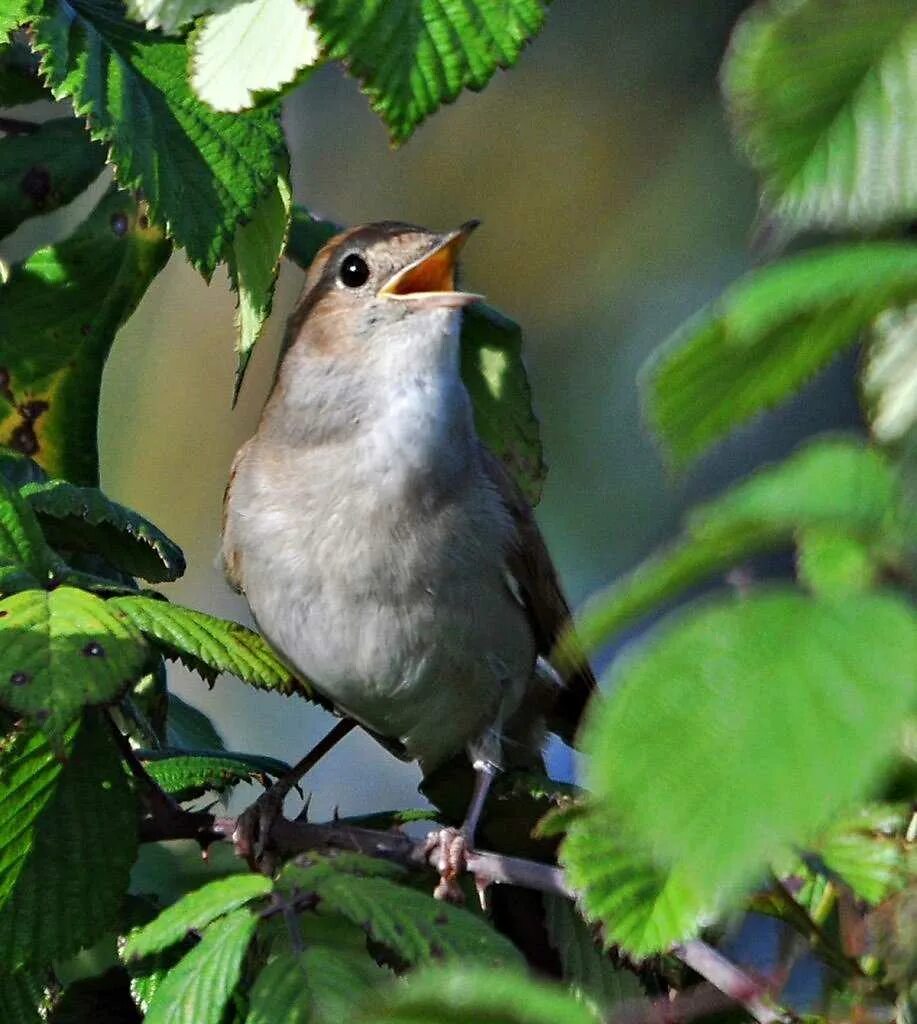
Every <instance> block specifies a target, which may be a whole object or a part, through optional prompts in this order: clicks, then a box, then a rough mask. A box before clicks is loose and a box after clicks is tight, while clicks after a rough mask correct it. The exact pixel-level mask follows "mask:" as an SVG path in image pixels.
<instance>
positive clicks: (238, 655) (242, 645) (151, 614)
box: [108, 597, 314, 699]
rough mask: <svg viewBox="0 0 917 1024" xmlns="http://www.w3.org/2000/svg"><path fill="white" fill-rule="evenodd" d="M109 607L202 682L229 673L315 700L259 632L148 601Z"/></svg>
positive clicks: (123, 600)
mask: <svg viewBox="0 0 917 1024" xmlns="http://www.w3.org/2000/svg"><path fill="white" fill-rule="evenodd" d="M108 604H109V605H110V606H111V607H112V608H114V609H117V611H118V612H119V613H121V614H122V615H124V616H125V617H126V619H127V620H128V621H129V622H131V623H133V624H134V625H135V626H136V627H137V628H138V629H139V630H140V631H141V632H142V633H144V634H145V635H146V636H147V637H149V638H150V639H151V640H153V641H155V643H156V645H157V646H158V647H160V648H161V649H162V650H163V652H164V653H165V655H166V656H167V657H170V658H180V659H181V660H182V661H184V662H185V663H186V664H187V665H189V667H191V668H193V669H194V670H195V671H197V672H200V673H201V675H203V676H204V678H205V679H210V680H213V679H216V677H217V676H218V675H219V674H220V673H221V672H231V673H232V674H233V675H234V676H238V678H239V679H241V680H242V681H243V682H246V683H250V684H251V685H252V686H257V687H260V688H261V689H265V690H276V691H278V692H279V693H284V694H292V693H298V694H299V695H300V696H303V697H308V698H310V699H314V695H313V692H312V687H311V685H310V684H309V683H308V682H307V681H306V680H300V679H297V678H296V677H294V676H293V674H292V673H291V672H290V670H289V669H288V668H287V667H286V665H284V664H283V662H282V661H280V659H279V658H278V657H277V656H276V655H275V654H274V652H273V651H272V650H271V649H270V647H268V645H267V644H266V643H265V641H264V640H263V639H262V638H261V637H260V636H259V635H258V634H257V633H254V632H252V630H250V629H246V627H245V626H240V625H239V624H238V623H237V622H229V621H227V620H226V619H218V618H216V616H214V615H207V614H206V613H205V612H198V611H194V610H193V609H191V608H182V607H181V606H179V605H175V604H170V603H169V602H168V601H157V600H155V599H154V598H150V597H116V598H113V599H112V600H111V601H109V602H108Z"/></svg>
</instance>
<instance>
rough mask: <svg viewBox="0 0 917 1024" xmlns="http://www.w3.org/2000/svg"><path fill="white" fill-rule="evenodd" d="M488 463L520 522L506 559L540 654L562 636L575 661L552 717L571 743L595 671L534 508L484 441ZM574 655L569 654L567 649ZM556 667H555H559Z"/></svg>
mask: <svg viewBox="0 0 917 1024" xmlns="http://www.w3.org/2000/svg"><path fill="white" fill-rule="evenodd" d="M482 451H483V455H484V465H485V468H486V470H487V473H488V476H490V478H491V480H492V481H493V483H494V485H495V486H496V488H497V490H498V491H499V493H500V496H501V497H502V498H503V501H504V503H505V505H506V507H507V509H508V510H509V512H510V514H511V516H512V518H513V522H514V523H515V526H516V544H515V546H514V548H513V550H512V551H511V552H510V554H509V557H508V559H507V568H508V569H509V571H510V572H511V573H512V576H513V578H514V580H515V582H516V585H517V587H518V589H519V595H520V597H521V599H522V602H523V604H524V605H525V608H526V611H527V612H528V615H529V621H530V622H531V624H532V630H533V631H534V633H535V640H536V644H537V649H538V653H539V654H540V655H542V656H543V657H545V658H548V657H549V656H550V654H551V652H552V651H553V650H554V647H555V645H556V644H557V641H558V640H559V639H560V638H561V635H562V634H563V635H564V651H565V660H568V661H569V662H570V664H571V665H572V666H573V667H572V668H571V669H570V671H569V672H568V673H564V676H563V678H564V686H563V688H562V689H561V690H560V691H559V693H558V695H557V699H556V700H555V702H554V705H553V708H552V709H551V712H550V714H549V716H548V728H549V729H550V730H551V731H552V732H556V733H557V735H558V736H560V737H561V738H562V739H564V740H566V742H568V743H572V742H573V737H574V736H575V734H576V729H577V726H578V725H579V721H580V718H581V716H582V713H583V709H584V708H585V706H586V703H587V702H588V700H589V698H590V697H591V696H592V694H593V693H594V692H595V690H596V681H595V676H594V675H593V674H592V669H591V668H590V667H589V662H588V661H587V660H586V658H585V655H583V654H582V653H581V652H579V651H578V649H577V648H576V647H575V643H576V642H575V639H574V638H573V636H572V633H570V632H569V626H570V623H571V615H570V606H569V605H568V604H567V599H566V598H565V597H564V593H563V590H561V586H560V581H559V580H558V578H557V570H556V569H555V568H554V563H553V562H552V561H551V556H550V554H548V549H547V546H546V545H545V542H544V538H543V537H542V535H541V531H540V530H539V529H538V524H537V523H536V522H535V517H534V516H533V515H532V510H531V508H529V504H528V502H527V501H526V500H525V497H524V496H523V494H522V492H521V491H520V490H519V488H518V487H517V486H516V484H515V483H514V482H513V480H512V479H511V478H510V476H509V474H508V473H507V472H506V470H505V469H504V467H503V464H502V463H501V462H500V461H499V460H498V459H497V458H496V457H495V456H494V455H493V454H492V453H491V452H489V451H488V450H487V449H486V448H484V447H483V446H482ZM571 651H572V652H573V656H572V657H569V658H567V657H566V655H567V652H571ZM556 667H557V666H555V668H556Z"/></svg>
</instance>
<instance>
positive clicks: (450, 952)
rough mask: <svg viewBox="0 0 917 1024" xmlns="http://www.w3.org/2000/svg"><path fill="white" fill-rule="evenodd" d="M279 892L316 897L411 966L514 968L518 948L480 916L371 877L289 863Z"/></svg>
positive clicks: (330, 866)
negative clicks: (450, 963) (455, 961)
mask: <svg viewBox="0 0 917 1024" xmlns="http://www.w3.org/2000/svg"><path fill="white" fill-rule="evenodd" d="M280 885H281V888H287V889H288V890H298V891H301V892H315V893H316V894H317V895H318V896H319V899H320V901H321V908H322V910H323V911H333V912H336V913H338V914H341V915H343V916H344V917H346V918H347V919H348V920H350V921H353V922H354V923H355V924H358V925H359V926H360V927H361V928H363V929H364V930H365V931H366V933H367V934H368V935H369V936H370V937H371V938H373V939H374V940H375V941H376V942H379V943H381V944H382V945H384V946H386V947H387V948H388V949H391V950H393V951H394V952H395V953H396V954H397V955H398V956H400V957H401V958H402V959H404V960H406V961H407V962H408V963H426V962H429V961H434V960H438V959H441V958H442V957H453V956H454V957H463V958H466V959H475V960H483V961H487V962H488V963H491V964H513V963H517V962H518V960H519V953H518V952H517V950H516V948H515V947H514V946H513V945H512V944H511V943H510V942H509V941H508V940H507V939H505V938H504V937H503V936H502V935H500V934H498V933H497V932H495V931H494V930H493V929H492V928H490V927H489V926H488V925H487V924H485V923H484V922H483V921H482V920H481V919H480V918H479V917H476V916H475V915H473V914H470V913H469V912H468V911H466V910H462V909H459V908H458V907H453V906H450V905H449V904H444V903H441V902H439V901H437V900H434V899H433V898H432V896H427V895H425V894H424V893H420V892H417V891H416V890H414V889H408V888H406V887H405V886H403V885H398V884H397V883H396V882H393V881H391V880H390V879H388V878H381V877H367V876H364V875H356V874H352V873H350V872H345V871H341V870H335V869H334V861H329V860H324V861H319V862H317V863H315V864H312V865H308V866H303V865H300V864H296V863H291V864H288V865H287V866H286V867H285V868H284V870H283V874H282V876H281V883H280Z"/></svg>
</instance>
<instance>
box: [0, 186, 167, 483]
mask: <svg viewBox="0 0 917 1024" xmlns="http://www.w3.org/2000/svg"><path fill="white" fill-rule="evenodd" d="M169 251H170V246H169V243H168V242H167V241H165V239H164V237H163V234H162V232H161V231H160V230H159V229H158V228H155V227H151V226H149V225H148V224H147V222H146V215H145V214H144V212H143V208H142V206H138V204H137V203H136V202H135V201H134V200H133V199H132V198H131V197H130V196H128V195H127V194H126V193H124V192H118V191H116V190H111V191H110V192H109V193H108V194H107V195H106V196H105V197H104V198H103V199H102V200H101V201H100V203H99V204H98V206H97V207H96V208H95V210H94V211H93V212H92V214H91V215H90V216H89V218H88V219H87V220H86V221H84V223H83V224H81V225H80V227H79V228H77V230H76V232H75V233H74V234H73V235H71V236H70V237H69V238H68V239H66V240H65V241H63V242H61V243H60V244H58V245H54V246H50V247H49V248H47V249H40V250H39V251H38V252H36V253H34V255H32V256H31V257H29V259H28V260H26V262H25V263H21V264H18V265H17V266H14V267H13V268H12V271H11V273H10V277H9V280H8V281H7V282H6V283H5V284H3V285H2V286H0V336H2V337H3V339H4V342H3V356H2V365H0V443H2V444H6V445H9V447H11V448H13V449H15V450H16V451H20V452H24V453H25V454H26V455H31V456H33V457H34V458H35V460H36V461H37V462H39V463H40V464H41V466H42V467H43V468H44V469H45V470H47V471H48V472H49V473H51V474H52V475H53V476H60V477H66V478H67V479H68V480H70V481H71V482H72V483H76V484H86V485H89V486H94V485H95V484H97V483H98V476H99V468H98V456H97V453H96V447H97V444H96V421H97V419H98V408H99V392H100V388H101V381H102V369H103V367H104V365H105V359H106V357H107V356H108V352H109V349H110V348H111V345H112V342H113V341H114V339H115V334H116V332H117V331H118V330H119V328H120V327H121V326H122V325H123V324H124V322H125V321H126V320H127V318H128V317H129V316H130V315H131V313H133V311H134V309H135V308H136V306H137V304H138V303H139V301H140V299H141V298H142V297H143V293H144V292H145V291H146V289H147V286H148V285H149V283H150V281H152V279H153V278H154V277H155V276H156V274H157V273H159V271H160V270H161V269H162V267H163V265H164V264H165V261H166V259H167V257H168V255H169Z"/></svg>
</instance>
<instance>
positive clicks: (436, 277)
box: [222, 221, 596, 895]
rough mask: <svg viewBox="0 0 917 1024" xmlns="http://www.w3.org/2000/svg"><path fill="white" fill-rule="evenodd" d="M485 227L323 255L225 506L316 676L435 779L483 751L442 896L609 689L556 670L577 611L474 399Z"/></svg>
mask: <svg viewBox="0 0 917 1024" xmlns="http://www.w3.org/2000/svg"><path fill="white" fill-rule="evenodd" d="M478 223H479V222H478V221H468V222H466V223H465V224H463V225H462V226H461V227H459V228H458V229H456V230H453V231H448V232H435V231H430V230H427V229H425V228H421V227H417V226H415V225H411V224H406V223H401V222H395V221H384V222H378V223H371V224H366V225H363V226H361V227H357V228H353V229H351V230H348V231H344V232H342V233H340V234H338V235H336V236H335V237H334V238H332V239H331V240H330V241H329V242H328V243H327V244H326V245H325V246H324V248H322V249H321V250H320V252H319V253H318V254H317V256H316V257H315V259H314V260H313V262H312V264H311V267H310V268H309V271H308V274H307V277H306V281H305V285H304V289H303V292H302V295H301V297H300V299H299V301H298V303H297V305H296V307H295V309H294V311H293V313H292V315H291V317H290V319H289V322H288V326H287V334H286V340H285V347H284V355H283V356H282V360H281V362H280V365H279V368H278V371H277V374H276V377H275V381H274V386H273V389H272V390H271V393H270V395H269V397H268V399H267V402H266V404H265V406H264V410H263V412H262V415H261V418H260V421H259V423H258V427H257V430H256V432H255V434H254V435H253V436H252V437H251V438H250V439H249V440H248V441H247V442H246V443H245V444H243V445H242V447H241V448H240V449H239V451H238V453H237V454H236V457H235V459H234V460H233V463H232V467H231V470H230V479H229V483H228V485H227V488H226V494H225V498H224V510H223V531H222V535H223V537H222V558H223V563H224V568H225V572H226V576H227V579H228V580H229V582H230V584H231V585H232V586H233V587H234V588H235V589H237V590H239V591H240V592H242V593H243V594H244V596H245V598H246V600H247V601H248V604H249V607H250V609H251V612H252V615H253V617H254V619H255V621H256V623H257V626H258V628H259V630H260V631H261V633H262V634H263V636H264V638H265V639H266V641H267V642H268V643H269V644H270V645H271V646H272V647H273V648H274V649H275V650H276V651H277V653H278V654H279V655H280V656H281V657H282V658H283V659H284V660H285V661H286V662H287V663H288V664H289V665H290V666H291V668H292V669H293V670H294V671H295V672H296V673H299V674H301V675H303V676H304V677H306V678H308V679H309V680H310V682H311V683H312V684H313V686H314V687H315V689H316V690H317V691H318V692H319V693H320V694H322V695H323V696H324V697H325V698H327V700H328V701H330V702H331V704H333V706H334V707H335V708H336V709H337V710H338V711H339V712H341V713H343V714H345V715H347V716H349V718H350V719H352V720H354V721H355V722H356V723H359V724H360V725H361V726H363V727H365V728H366V729H367V730H368V731H370V732H371V733H372V734H373V735H374V736H375V737H377V738H378V739H380V741H382V742H383V743H385V744H386V745H387V746H388V747H389V748H390V749H392V750H393V751H394V752H396V753H397V754H398V755H399V756H401V757H403V758H405V759H410V760H416V761H418V762H419V764H420V768H421V771H422V772H423V773H424V774H425V775H426V774H428V773H429V772H430V771H432V770H434V769H435V768H437V767H438V766H439V765H441V764H442V763H443V762H445V761H446V760H447V759H449V758H450V757H452V756H454V755H455V754H456V753H458V752H462V751H464V752H466V753H467V755H468V757H469V759H470V760H471V762H472V764H473V766H474V768H475V773H476V775H475V778H476V782H475V788H474V795H473V797H472V802H471V806H470V807H469V811H468V814H467V816H466V818H465V822H464V824H463V826H462V828H461V829H460V830H458V831H457V832H456V831H455V830H450V834H449V835H448V836H447V835H445V834H440V835H439V837H438V840H437V841H438V842H440V843H441V844H442V848H443V851H447V850H448V851H449V852H448V855H447V852H443V853H442V855H441V857H440V859H439V864H440V867H441V870H442V873H443V879H444V881H443V883H442V885H441V887H440V888H441V889H442V891H443V892H447V890H448V889H449V883H451V881H452V879H454V876H455V873H456V871H457V870H458V867H457V865H458V864H459V863H460V861H461V858H462V856H463V855H465V854H466V852H467V849H469V848H470V846H471V844H472V843H473V841H474V833H475V830H476V827H477V823H478V820H479V818H480V815H481V810H482V808H483V806H484V801H485V799H486V796H487V791H488V789H489V788H490V783H491V780H492V779H493V778H494V776H495V775H496V774H497V773H498V772H499V771H501V770H503V769H505V768H506V767H507V766H513V765H519V764H526V763H531V761H532V758H533V757H534V758H537V757H538V752H539V750H540V747H541V745H542V742H543V739H544V733H545V729H546V727H547V726H549V727H550V728H551V729H552V730H554V731H555V732H557V733H558V734H560V735H562V736H563V737H564V738H565V739H566V740H567V741H568V742H572V739H573V734H574V731H575V728H576V723H577V722H578V719H579V716H580V713H581V711H582V709H583V706H584V705H585V703H586V702H587V701H588V699H589V697H590V695H591V693H592V692H593V690H594V689H595V685H596V684H595V679H594V677H593V675H592V672H591V670H590V668H589V666H588V664H587V663H586V661H585V659H577V664H576V666H575V668H574V669H572V670H571V671H570V672H569V673H567V677H566V678H562V677H561V675H560V674H559V673H558V671H557V670H556V669H555V668H554V667H553V666H552V665H551V663H550V661H549V655H550V653H551V651H552V649H553V647H554V645H555V643H556V642H557V640H558V638H559V637H560V636H561V635H562V634H566V633H568V632H569V629H570V620H571V614H570V608H569V605H568V603H567V601H566V599H565V597H564V594H563V591H562V589H561V586H560V583H559V581H558V575H557V572H556V570H555V568H554V565H553V563H552V561H551V558H550V555H549V554H548V550H547V547H546V545H545V542H544V539H543V537H542V534H541V532H540V530H539V528H538V526H537V524H536V522H535V519H534V516H533V513H532V510H531V508H530V507H529V505H528V503H527V501H526V499H525V498H524V497H523V495H522V493H521V491H520V490H519V488H518V487H517V486H516V485H515V484H514V482H513V480H512V479H511V477H510V475H509V474H508V472H507V470H506V469H505V468H504V466H503V464H502V463H501V462H500V461H499V460H498V459H497V458H496V457H495V456H494V455H493V454H492V453H491V452H490V451H489V450H488V449H487V447H486V446H485V445H484V444H483V442H482V441H481V439H480V437H479V436H478V434H477V432H476V430H475V423H474V415H473V410H472V404H471V400H470V397H469V394H468V392H467V390H466V388H465V386H464V384H463V382H462V378H461V374H460V344H461V340H460V339H461V322H462V316H463V310H464V309H466V308H467V307H468V306H469V305H471V304H472V303H475V302H478V301H481V298H482V297H481V296H480V295H477V294H475V293H471V292H466V291H462V290H459V289H457V288H456V283H455V282H456V274H457V268H458V257H459V253H460V252H461V250H462V248H463V246H464V245H465V243H466V242H467V240H468V238H469V236H470V235H471V233H472V232H473V231H474V230H475V228H476V227H477V226H478ZM277 792H278V793H281V792H283V790H282V789H279V790H278V791H277ZM275 809H276V808H275ZM262 823H263V821H262ZM443 886H444V887H445V888H443ZM438 892H439V890H438ZM447 895H448V893H447Z"/></svg>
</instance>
